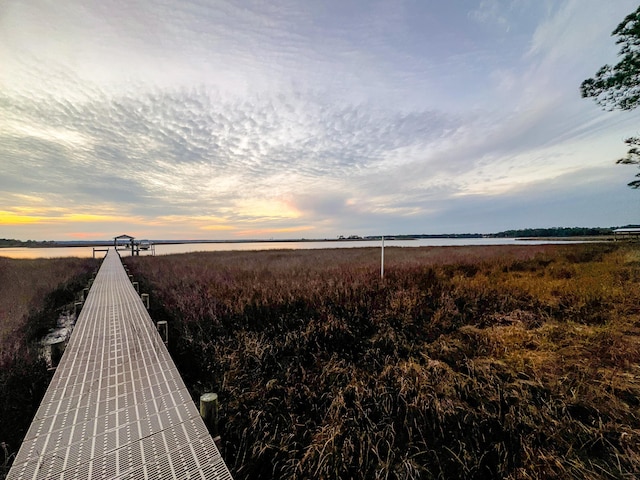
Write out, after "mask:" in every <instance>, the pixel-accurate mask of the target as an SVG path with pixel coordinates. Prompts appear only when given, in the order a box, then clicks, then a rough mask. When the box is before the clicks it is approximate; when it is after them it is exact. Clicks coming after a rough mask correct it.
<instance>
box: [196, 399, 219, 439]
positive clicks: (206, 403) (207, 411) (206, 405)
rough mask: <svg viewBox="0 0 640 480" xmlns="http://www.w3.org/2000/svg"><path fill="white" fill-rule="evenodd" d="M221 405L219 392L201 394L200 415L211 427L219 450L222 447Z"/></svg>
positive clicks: (210, 430) (209, 427)
mask: <svg viewBox="0 0 640 480" xmlns="http://www.w3.org/2000/svg"><path fill="white" fill-rule="evenodd" d="M219 407H220V405H219V404H218V394H217V393H204V394H202V395H201V396H200V416H201V417H202V419H203V420H204V424H205V425H206V426H207V428H208V429H209V432H210V433H211V436H212V437H213V442H214V443H215V444H216V447H218V450H220V448H221V440H220V433H219V432H218V410H219Z"/></svg>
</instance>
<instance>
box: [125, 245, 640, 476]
mask: <svg viewBox="0 0 640 480" xmlns="http://www.w3.org/2000/svg"><path fill="white" fill-rule="evenodd" d="M385 259H386V266H385V278H384V279H380V271H379V251H378V250H377V249H375V248H362V249H357V250H355V251H354V250H352V249H336V250H313V251H312V250H296V251H263V252H206V253H188V254H179V255H167V256H162V257H127V258H126V259H124V260H125V262H126V263H127V264H128V265H129V268H130V271H132V272H133V274H134V275H135V277H136V279H137V280H139V281H140V282H141V285H142V284H144V289H145V291H148V292H150V293H151V297H152V310H151V315H152V318H154V320H156V321H157V320H168V321H169V325H170V328H171V333H170V345H169V346H170V351H171V353H172V356H173V358H174V360H175V361H176V363H177V365H178V368H179V370H180V372H181V374H182V375H183V377H184V379H185V382H186V384H187V386H188V388H189V389H190V391H191V393H192V396H193V398H194V400H196V399H197V398H198V397H199V395H200V394H202V393H205V392H217V393H218V395H219V398H220V399H221V403H222V407H221V424H220V432H221V434H222V439H223V446H222V453H223V456H224V458H225V461H226V462H227V464H228V465H229V466H230V468H231V469H232V471H233V474H234V478H236V479H238V480H240V479H249V478H252V479H272V478H289V479H303V478H327V479H328V478H389V479H394V478H397V479H400V478H403V479H406V478H415V479H417V478H434V479H435V478H442V479H445V478H468V479H472V478H473V479H485V478H486V479H489V478H491V479H493V478H506V479H534V478H535V479H539V478H602V479H604V478H626V477H632V476H634V475H635V474H637V472H638V471H640V453H638V452H640V417H639V416H638V414H637V412H638V408H639V407H640V375H638V371H639V368H640V307H638V305H640V252H639V251H638V249H637V248H636V247H634V246H633V245H632V244H628V243H624V244H623V243H622V242H619V243H618V244H614V243H598V244H580V245H509V246H475V247H420V248H416V249H411V250H410V251H409V252H407V249H402V248H393V247H391V248H389V249H388V250H386V251H385Z"/></svg>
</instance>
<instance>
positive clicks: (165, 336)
mask: <svg viewBox="0 0 640 480" xmlns="http://www.w3.org/2000/svg"><path fill="white" fill-rule="evenodd" d="M156 328H157V329H158V333H159V334H160V338H162V341H163V342H164V344H165V345H169V326H168V325H167V321H166V320H160V321H159V322H158V323H157V325H156Z"/></svg>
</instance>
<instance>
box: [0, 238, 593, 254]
mask: <svg viewBox="0 0 640 480" xmlns="http://www.w3.org/2000/svg"><path fill="white" fill-rule="evenodd" d="M552 243H561V244H566V243H583V242H570V241H565V240H554V239H551V240H518V239H514V238H420V239H417V240H385V247H434V246H454V245H458V246H468V245H541V244H552ZM380 245H381V243H380V240H359V241H327V242H241V243H231V242H224V243H180V244H168V245H156V246H155V250H156V255H169V254H172V253H187V252H203V251H206V252H220V251H231V250H282V249H286V250H300V249H316V248H363V247H380ZM99 248H106V247H99ZM104 254H105V253H104V252H96V256H97V257H98V256H104ZM121 255H123V256H126V255H129V252H127V251H123V252H121ZM140 255H151V252H149V251H141V252H140ZM91 256H93V248H92V247H58V248H22V247H20V248H0V257H10V258H56V257H91Z"/></svg>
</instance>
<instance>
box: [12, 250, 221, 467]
mask: <svg viewBox="0 0 640 480" xmlns="http://www.w3.org/2000/svg"><path fill="white" fill-rule="evenodd" d="M7 478H8V479H12V480H13V479H16V480H17V479H20V480H24V479H54V478H57V479H86V478H92V479H93V478H103V479H107V478H108V479H147V478H173V479H212V480H213V479H216V480H227V479H231V474H230V473H229V470H228V469H227V466H226V465H225V463H224V461H223V459H222V457H221V456H220V453H219V451H218V449H217V448H216V446H215V444H214V442H213V440H212V438H211V436H210V435H209V432H208V431H207V428H206V426H205V424H204V422H203V421H202V419H201V418H200V415H199V413H198V410H197V409H196V406H195V405H194V403H193V401H192V399H191V396H190V395H189V392H188V391H187V389H186V387H185V385H184V382H183V381H182V378H181V377H180V374H179V373H178V371H177V369H176V366H175V364H174V363H173V360H172V359H171V357H170V355H169V352H168V351H167V348H166V346H165V345H164V343H163V342H162V339H161V338H160V336H159V334H158V332H157V331H156V329H155V327H154V324H153V321H152V320H151V318H150V317H149V314H148V312H147V310H146V309H145V307H144V305H143V303H142V301H141V299H140V297H139V296H138V294H137V293H136V291H135V289H134V288H133V285H132V284H131V282H130V281H129V278H128V276H127V274H126V272H125V270H124V267H123V266H122V262H121V261H120V257H119V256H118V254H117V252H115V251H114V250H109V252H108V253H107V255H106V257H105V259H104V261H103V263H102V266H101V267H100V270H99V272H98V274H97V276H96V279H95V281H94V283H93V285H92V287H91V290H90V291H89V294H88V297H87V299H86V302H85V304H84V307H83V309H82V311H81V313H80V316H79V318H78V321H77V323H76V327H75V330H74V332H73V334H72V336H71V339H70V341H69V345H68V346H67V349H66V351H65V353H64V355H63V357H62V359H61V361H60V364H59V365H58V367H57V369H56V372H55V374H54V376H53V379H52V381H51V384H50V385H49V388H48V389H47V392H46V394H45V396H44V398H43V400H42V403H41V404H40V407H39V409H38V411H37V413H36V415H35V417H34V419H33V422H32V423H31V427H30V428H29V431H28V432H27V435H26V437H25V439H24V441H23V443H22V446H21V447H20V450H19V452H18V454H17V456H16V459H15V461H14V463H13V466H12V467H11V470H10V471H9V474H8V476H7Z"/></svg>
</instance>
